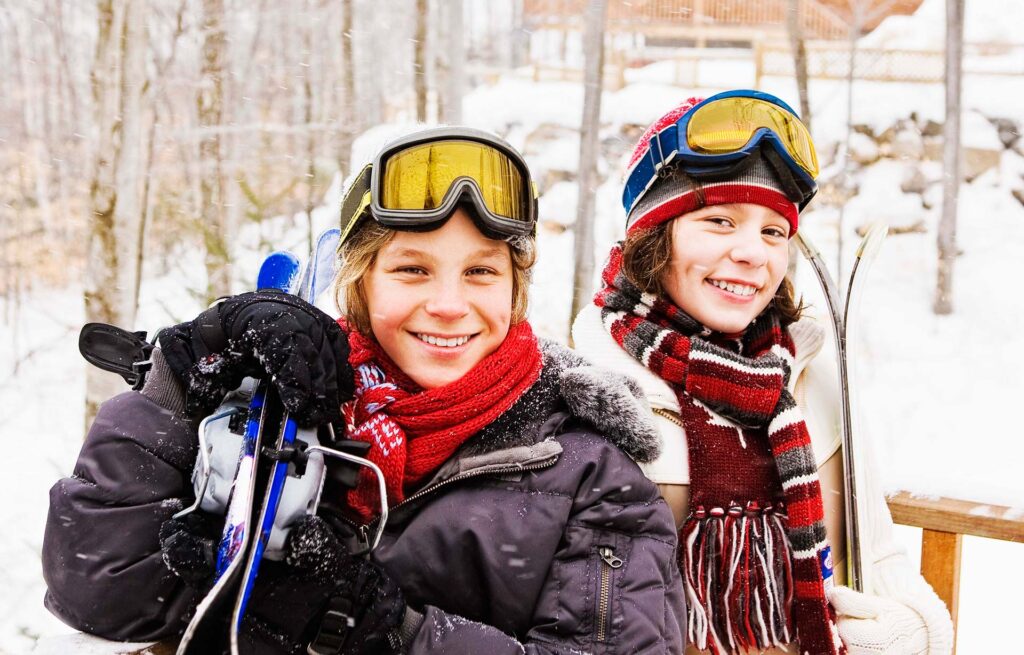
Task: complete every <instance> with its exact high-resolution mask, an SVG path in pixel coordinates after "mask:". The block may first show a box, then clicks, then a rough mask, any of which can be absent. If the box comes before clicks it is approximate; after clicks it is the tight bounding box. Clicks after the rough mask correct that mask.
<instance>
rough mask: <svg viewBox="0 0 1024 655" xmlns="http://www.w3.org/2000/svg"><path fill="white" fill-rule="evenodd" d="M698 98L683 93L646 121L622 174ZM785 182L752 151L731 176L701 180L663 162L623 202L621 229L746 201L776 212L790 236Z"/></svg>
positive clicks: (793, 210)
mask: <svg viewBox="0 0 1024 655" xmlns="http://www.w3.org/2000/svg"><path fill="white" fill-rule="evenodd" d="M702 100H703V98H689V99H688V100H686V101H685V102H683V103H682V104H680V105H678V106H677V107H675V108H673V109H672V110H671V111H669V112H668V113H666V114H665V115H664V116H662V117H661V118H659V119H658V120H657V121H655V122H654V123H652V124H651V125H650V126H649V127H648V128H647V130H646V131H645V132H644V134H643V136H641V137H640V141H639V142H638V143H637V145H636V147H635V148H634V149H633V155H632V157H630V160H629V167H628V168H627V173H626V177H627V178H628V177H629V173H630V172H632V170H633V167H634V166H635V165H636V163H637V162H639V161H640V160H641V159H642V158H643V157H645V156H647V152H648V150H649V149H650V144H651V137H652V136H654V135H655V134H656V133H658V132H660V131H661V130H663V129H665V128H666V127H668V126H669V125H672V124H674V123H676V122H677V121H678V120H679V118H680V117H682V116H683V115H684V114H686V113H687V112H688V111H690V110H691V109H693V107H694V106H695V105H697V104H699V103H700V102H701V101H702ZM784 189H785V187H784V186H783V184H782V181H781V180H780V179H779V176H778V174H777V173H776V172H775V169H774V168H772V166H771V165H770V164H769V163H768V162H767V161H766V160H765V158H764V156H763V155H762V154H761V153H755V154H754V155H752V156H751V158H750V163H749V165H748V166H745V167H744V168H742V169H741V170H740V171H738V172H737V173H736V174H735V175H734V176H732V177H729V178H725V179H720V180H715V181H707V182H697V181H696V180H694V179H692V178H690V177H688V176H687V175H685V174H684V173H682V172H681V171H680V170H678V169H676V168H672V167H671V166H669V167H666V168H663V169H662V170H661V171H660V173H659V177H658V179H656V180H655V181H654V184H652V185H651V188H649V189H648V190H647V192H646V193H644V194H643V195H642V196H641V197H640V200H639V201H637V203H636V205H634V206H633V208H632V209H630V208H629V207H626V211H628V212H629V214H628V215H627V216H626V233H627V234H630V233H633V232H635V231H636V230H647V229H650V228H653V227H656V226H658V225H660V224H661V223H664V222H665V221H670V220H672V219H673V218H676V217H678V216H681V215H682V214H685V213H687V212H691V211H694V210H696V209H700V208H701V207H708V206H711V205H726V204H731V203H751V204H755V205H761V206H763V207H767V208H768V209H771V210H774V211H776V212H778V213H779V214H781V215H782V216H783V217H785V219H786V220H787V221H789V226H790V236H792V235H794V234H796V229H797V223H798V217H799V213H800V210H799V206H798V205H797V203H795V202H793V201H792V200H790V199H789V197H788V196H787V195H786V192H785V190H784Z"/></svg>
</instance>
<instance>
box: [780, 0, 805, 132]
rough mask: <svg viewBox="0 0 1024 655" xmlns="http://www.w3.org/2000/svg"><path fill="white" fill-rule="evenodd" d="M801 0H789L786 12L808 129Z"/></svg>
mask: <svg viewBox="0 0 1024 655" xmlns="http://www.w3.org/2000/svg"><path fill="white" fill-rule="evenodd" d="M802 18H803V16H802V15H801V11H800V0H789V11H787V12H786V27H787V31H788V32H789V44H790V47H791V48H792V50H793V70H794V71H795V74H796V88H797V93H799V95H800V118H801V120H803V122H804V125H806V126H807V129H808V130H810V129H811V100H810V96H809V95H808V92H807V43H806V41H805V40H804V29H803V24H802V23H801V19H802Z"/></svg>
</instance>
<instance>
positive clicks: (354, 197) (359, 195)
mask: <svg viewBox="0 0 1024 655" xmlns="http://www.w3.org/2000/svg"><path fill="white" fill-rule="evenodd" d="M372 171H373V166H370V165H367V166H364V167H363V170H361V171H359V175H357V176H356V179H354V180H352V184H351V185H350V186H349V188H348V191H346V192H345V197H344V198H342V199H341V221H340V222H341V223H342V224H343V225H344V226H345V227H344V229H343V230H342V233H341V239H339V240H338V245H339V247H340V246H341V244H343V243H345V239H346V238H347V237H348V236H349V235H350V234H351V233H352V230H353V229H355V226H356V224H358V223H359V219H360V218H361V217H362V215H363V212H365V211H366V208H367V207H368V206H369V204H370V197H371V196H370V174H371V173H372Z"/></svg>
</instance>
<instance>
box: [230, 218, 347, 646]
mask: <svg viewBox="0 0 1024 655" xmlns="http://www.w3.org/2000/svg"><path fill="white" fill-rule="evenodd" d="M339 235H340V231H339V230H338V229H337V228H332V229H329V230H326V231H324V232H323V233H322V234H321V235H320V236H319V238H318V239H317V242H316V245H315V246H314V249H313V252H311V253H310V256H309V260H308V261H307V262H306V266H305V269H304V271H303V274H302V277H301V278H300V279H299V280H298V282H297V284H296V285H295V286H294V287H293V288H292V289H290V292H292V293H296V294H297V295H299V296H300V297H301V298H302V299H303V300H305V301H307V302H309V303H315V302H316V299H317V297H318V296H319V295H320V294H321V293H322V292H323V291H324V290H325V289H326V288H327V287H328V286H329V285H330V283H331V281H332V280H333V279H334V261H335V252H336V250H337V244H338V238H339ZM297 431H298V426H297V425H296V424H295V421H294V420H293V419H292V418H291V417H290V416H288V415H287V413H286V414H285V415H284V419H283V420H282V422H281V430H280V433H279V434H278V436H277V439H276V443H275V444H274V446H273V448H274V451H273V452H275V453H279V454H280V453H283V452H286V451H287V449H289V448H290V447H292V446H294V444H295V435H296V433H297ZM290 465H291V463H290V462H289V461H287V460H286V459H278V460H277V461H275V462H274V463H273V465H272V468H271V473H270V478H269V482H268V483H267V487H266V492H265V494H264V498H263V505H262V507H261V509H260V512H259V520H258V522H257V523H256V525H258V526H259V532H258V533H257V534H256V536H255V542H254V543H253V546H252V548H251V549H250V550H249V554H248V562H247V564H246V567H245V573H244V574H243V576H242V586H241V588H240V589H239V592H238V596H237V598H236V599H235V607H234V611H233V613H232V616H231V626H230V642H231V652H232V654H233V655H237V654H238V652H239V650H238V645H239V644H238V642H239V631H240V630H241V628H242V621H243V620H244V618H245V610H246V607H247V606H248V603H249V597H250V596H251V594H252V590H253V588H254V586H255V584H256V576H257V574H258V573H259V568H260V563H261V562H262V560H263V556H264V553H265V550H266V548H267V543H268V542H269V540H270V537H271V533H272V532H273V531H274V523H275V518H276V516H277V510H278V507H279V504H280V502H281V495H282V492H283V490H284V484H285V481H286V479H287V478H288V468H289V466H290Z"/></svg>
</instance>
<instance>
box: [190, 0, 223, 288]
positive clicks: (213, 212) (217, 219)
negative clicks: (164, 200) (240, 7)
mask: <svg viewBox="0 0 1024 655" xmlns="http://www.w3.org/2000/svg"><path fill="white" fill-rule="evenodd" d="M202 33H203V46H202V55H201V56H202V64H201V74H200V82H199V91H198V94H197V95H196V110H197V114H198V116H199V129H200V131H201V134H202V136H201V138H200V141H199V162H200V172H199V208H198V217H199V227H200V231H201V232H202V234H203V245H204V247H205V249H206V257H205V263H206V280H207V281H206V301H207V303H211V302H213V301H214V300H215V299H216V298H218V297H219V296H224V295H227V294H228V293H230V292H231V253H230V248H229V241H228V232H229V230H228V226H227V224H226V223H227V220H226V215H225V212H224V172H223V155H222V150H221V135H220V131H219V128H220V126H221V124H222V121H223V111H224V71H225V68H224V64H225V48H226V38H225V34H224V0H203V20H202Z"/></svg>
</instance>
